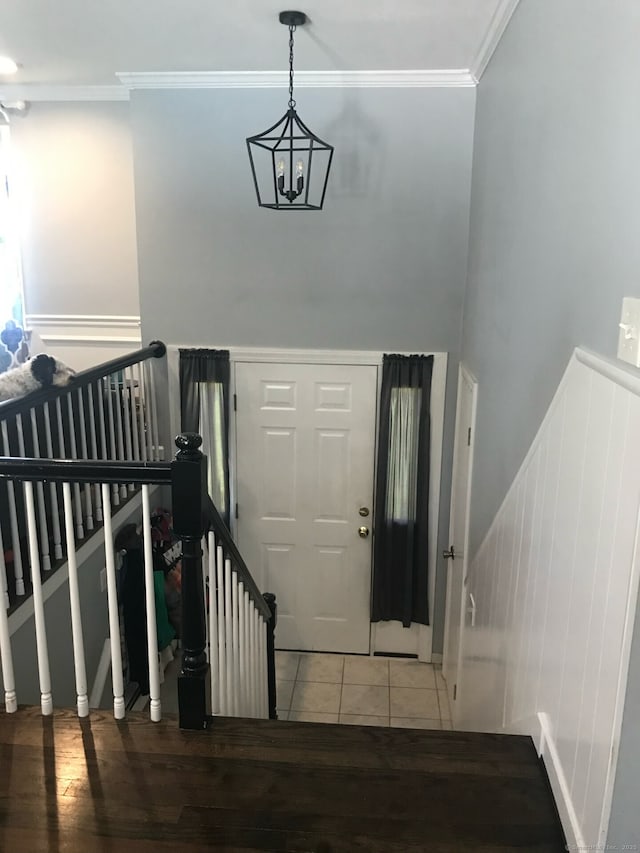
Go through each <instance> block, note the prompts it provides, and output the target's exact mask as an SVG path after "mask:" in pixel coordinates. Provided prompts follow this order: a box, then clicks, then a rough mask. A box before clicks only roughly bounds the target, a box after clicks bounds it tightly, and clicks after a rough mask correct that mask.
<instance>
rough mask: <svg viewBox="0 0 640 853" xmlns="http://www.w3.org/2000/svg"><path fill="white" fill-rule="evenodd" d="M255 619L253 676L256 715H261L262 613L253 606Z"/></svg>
mask: <svg viewBox="0 0 640 853" xmlns="http://www.w3.org/2000/svg"><path fill="white" fill-rule="evenodd" d="M253 621H254V622H255V626H256V658H255V662H254V665H253V678H254V681H255V685H256V717H259V716H260V613H259V612H258V610H257V608H256V607H255V606H254V608H253Z"/></svg>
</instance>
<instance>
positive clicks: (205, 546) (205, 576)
mask: <svg viewBox="0 0 640 853" xmlns="http://www.w3.org/2000/svg"><path fill="white" fill-rule="evenodd" d="M202 553H203V556H204V559H203V562H202V600H203V601H204V613H205V616H204V654H205V657H206V659H207V663H208V664H209V665H211V657H210V654H211V651H210V648H209V620H208V619H207V601H208V598H207V595H208V586H209V570H208V566H209V537H208V536H207V535H206V534H203V536H202ZM211 681H213V679H211Z"/></svg>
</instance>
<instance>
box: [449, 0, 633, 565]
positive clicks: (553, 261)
mask: <svg viewBox="0 0 640 853" xmlns="http://www.w3.org/2000/svg"><path fill="white" fill-rule="evenodd" d="M639 21H640V18H639V16H638V5H637V3H636V2H635V0H621V2H619V3H617V4H616V6H615V11H613V10H612V7H611V4H610V3H608V2H606V0H593V2H589V3H588V4H585V3H584V2H583V1H582V0H561V2H558V0H521V2H520V5H519V7H518V9H517V11H516V13H515V15H514V17H513V19H512V20H511V23H510V25H509V27H508V29H507V31H506V34H505V36H504V37H503V39H502V41H501V42H500V44H499V46H498V50H497V52H496V54H495V55H494V57H493V60H492V62H491V63H490V65H489V68H488V70H487V71H486V73H485V75H484V77H483V78H482V80H481V82H480V85H479V88H478V103H477V118H476V133H475V148H474V163H473V181H472V203H471V233H470V254H469V280H468V292H467V297H466V302H465V313H464V331H463V357H464V359H465V361H466V363H467V364H468V365H469V367H470V368H471V370H472V371H473V372H474V373H475V375H476V378H477V379H478V382H479V394H478V429H477V433H476V442H477V443H476V453H475V471H474V476H475V487H474V494H473V499H472V531H471V532H472V550H474V551H475V549H476V548H477V547H478V545H479V544H480V541H481V539H482V537H483V536H484V534H485V533H486V531H487V528H488V527H489V524H490V523H491V521H492V519H493V517H494V516H495V514H496V511H497V509H498V507H499V505H500V503H501V501H502V499H503V497H504V495H505V493H506V490H507V488H508V486H509V485H510V483H511V481H512V480H513V478H514V475H515V473H516V471H517V469H518V467H519V465H520V463H521V462H522V460H523V458H524V455H525V452H526V450H527V449H528V447H529V445H530V443H531V440H532V438H533V436H534V435H535V433H536V431H537V429H538V427H539V425H540V421H541V419H542V416H543V414H544V412H545V411H546V409H547V407H548V404H549V402H550V400H551V396H552V394H553V392H554V390H555V388H556V387H557V385H558V381H559V379H560V376H561V375H562V372H563V371H564V369H565V367H566V364H567V362H568V360H569V356H570V353H571V351H572V350H573V348H574V347H575V346H577V345H586V346H588V347H590V348H592V349H594V350H596V351H598V352H601V353H603V354H604V355H609V356H615V354H616V347H617V339H618V322H619V319H620V312H621V307H622V297H623V296H639V295H640V276H639V275H638V270H639V269H640V240H639V239H638V222H639V218H640V168H638V151H639V150H640V111H639V110H638V109H637V108H636V103H637V97H638V92H637V81H638V79H639V76H640V52H639V51H638V49H637V45H638V36H639V29H640V25H639Z"/></svg>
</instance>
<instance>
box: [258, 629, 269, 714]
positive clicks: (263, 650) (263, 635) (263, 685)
mask: <svg viewBox="0 0 640 853" xmlns="http://www.w3.org/2000/svg"><path fill="white" fill-rule="evenodd" d="M260 695H261V696H262V705H261V708H260V716H261V717H262V719H263V720H266V719H268V717H269V685H268V683H267V623H266V622H265V620H264V617H263V616H260Z"/></svg>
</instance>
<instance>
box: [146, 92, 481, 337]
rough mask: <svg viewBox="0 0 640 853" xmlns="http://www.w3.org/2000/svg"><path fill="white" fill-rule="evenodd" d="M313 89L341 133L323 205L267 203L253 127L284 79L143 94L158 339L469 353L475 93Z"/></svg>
mask: <svg viewBox="0 0 640 853" xmlns="http://www.w3.org/2000/svg"><path fill="white" fill-rule="evenodd" d="M297 94H298V107H299V111H300V115H301V117H302V118H303V120H305V121H306V122H308V123H309V125H310V126H311V127H312V129H313V130H315V131H316V132H317V133H318V134H319V135H320V136H322V137H324V138H326V139H328V140H329V141H331V142H333V143H334V144H335V146H336V154H335V158H334V160H335V165H334V170H333V173H332V175H331V178H330V187H329V190H328V193H327V200H326V204H325V209H324V211H322V212H320V213H316V212H314V213H278V212H272V211H267V210H261V209H259V208H258V206H257V204H256V200H255V191H254V189H253V182H252V179H251V173H250V169H249V161H248V157H247V153H246V146H245V141H244V140H245V137H246V136H248V135H250V134H253V133H257V132H259V131H261V130H263V129H265V128H266V127H267V126H269V124H272V123H273V122H274V121H275V120H276V119H277V118H278V117H279V116H280V115H281V114H283V113H284V111H285V109H286V94H285V92H284V91H282V90H266V89H265V90H258V91H255V90H204V91H164V92H144V91H142V92H134V93H133V97H132V103H131V117H132V129H133V143H134V164H135V184H136V209H137V229H138V257H139V267H140V296H141V306H142V317H143V338H144V339H147V338H149V336H150V335H151V336H155V337H160V338H162V339H163V340H166V341H167V342H168V343H181V344H187V345H195V344H210V345H211V344H214V343H215V344H216V345H264V346H274V347H309V348H312V347H317V348H334V349H336V348H345V349H358V348H360V349H363V348H366V349H385V350H393V349H402V350H410V349H415V350H421V351H422V350H429V349H433V350H450V351H453V352H456V351H457V350H458V346H459V337H460V318H461V310H462V301H463V297H464V283H465V276H466V256H467V229H468V210H469V184H470V168H471V149H472V141H473V140H472V136H473V110H474V103H475V92H474V90H473V89H413V90H401V89H361V90H350V89H338V90H312V89H303V90H300V92H299V93H297Z"/></svg>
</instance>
